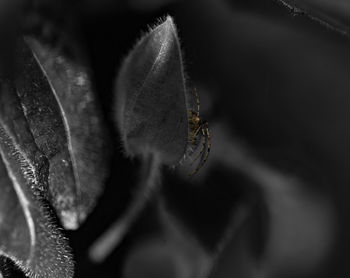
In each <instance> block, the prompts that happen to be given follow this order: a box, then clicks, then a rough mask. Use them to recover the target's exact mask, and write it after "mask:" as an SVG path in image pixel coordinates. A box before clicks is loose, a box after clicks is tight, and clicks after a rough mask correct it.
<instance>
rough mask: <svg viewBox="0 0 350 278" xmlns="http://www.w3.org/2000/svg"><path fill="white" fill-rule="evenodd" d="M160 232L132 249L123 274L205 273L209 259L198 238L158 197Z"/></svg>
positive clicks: (182, 277)
mask: <svg viewBox="0 0 350 278" xmlns="http://www.w3.org/2000/svg"><path fill="white" fill-rule="evenodd" d="M158 212H159V221H160V224H161V227H162V231H161V233H160V235H157V236H155V238H153V239H151V240H147V241H146V242H145V243H141V244H140V245H138V246H136V247H135V248H134V249H132V250H131V253H130V254H129V255H128V257H127V259H126V263H125V266H124V276H123V278H139V277H174V278H204V277H207V275H208V273H209V271H210V269H211V263H212V259H213V257H212V255H211V254H209V253H208V252H207V251H206V250H205V249H204V248H203V247H202V246H201V245H200V243H199V242H198V241H197V239H196V238H195V237H194V236H193V235H192V234H191V233H190V232H189V231H188V230H187V229H186V228H185V227H183V226H182V225H181V224H180V223H179V222H178V221H177V220H176V219H175V218H173V217H172V216H171V215H170V214H169V213H168V212H167V209H166V208H165V206H164V205H163V201H160V203H159V207H158Z"/></svg>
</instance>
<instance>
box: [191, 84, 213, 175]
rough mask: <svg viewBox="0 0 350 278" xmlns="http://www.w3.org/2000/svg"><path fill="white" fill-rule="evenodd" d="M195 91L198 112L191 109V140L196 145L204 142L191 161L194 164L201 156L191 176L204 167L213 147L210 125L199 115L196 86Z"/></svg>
mask: <svg viewBox="0 0 350 278" xmlns="http://www.w3.org/2000/svg"><path fill="white" fill-rule="evenodd" d="M194 92H195V95H196V101H197V112H196V111H193V110H190V111H189V128H190V132H189V133H190V134H189V142H190V143H191V144H192V145H194V146H195V147H197V146H198V145H199V143H200V142H202V148H201V150H200V151H199V153H198V155H197V156H196V157H195V159H194V160H193V161H192V162H191V165H192V164H193V163H194V162H196V161H197V160H198V159H199V158H200V162H199V164H198V165H197V167H196V168H195V169H194V170H193V171H192V172H191V173H190V174H189V175H190V176H193V175H194V174H196V173H197V172H198V171H199V169H201V168H202V167H203V165H204V164H205V162H206V161H207V159H208V156H209V153H210V147H211V141H210V132H209V125H208V122H207V121H202V119H201V118H200V117H199V108H200V102H199V96H198V92H197V89H196V88H194ZM203 138H204V140H203Z"/></svg>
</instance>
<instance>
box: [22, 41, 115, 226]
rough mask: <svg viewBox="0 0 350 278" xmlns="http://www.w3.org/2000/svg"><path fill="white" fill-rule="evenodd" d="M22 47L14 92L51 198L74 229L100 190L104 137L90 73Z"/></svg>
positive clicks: (39, 49)
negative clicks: (42, 159) (44, 163)
mask: <svg viewBox="0 0 350 278" xmlns="http://www.w3.org/2000/svg"><path fill="white" fill-rule="evenodd" d="M28 43H29V44H30V46H31V47H32V49H33V52H32V51H31V49H30V48H28V47H27V46H26V44H25V43H24V42H20V46H19V53H18V56H19V59H18V63H19V68H21V70H20V72H19V73H18V74H17V76H18V78H17V79H16V91H17V95H18V97H19V99H20V102H21V106H22V108H23V111H24V114H25V117H26V119H27V121H28V124H29V128H30V131H31V133H32V135H33V137H34V140H35V143H36V145H37V147H38V148H39V150H40V151H41V152H42V153H43V154H44V155H45V156H46V157H47V158H48V160H49V164H50V168H49V197H50V201H51V203H52V205H53V207H54V208H55V209H56V212H57V214H58V216H59V217H60V219H61V221H62V224H63V225H64V227H65V228H67V229H76V228H77V227H78V226H79V225H80V224H81V223H82V222H83V221H84V220H85V218H86V217H87V214H88V213H89V212H90V211H91V210H92V208H93V207H94V205H95V203H96V199H97V197H98V196H99V195H100V194H101V192H102V190H103V183H104V181H105V178H106V175H107V169H108V157H107V154H106V146H107V143H106V141H107V138H108V136H107V134H106V131H105V127H104V125H103V122H102V116H101V113H100V111H99V109H98V105H97V103H96V98H95V96H94V92H93V90H92V85H91V82H90V80H89V75H88V71H87V69H86V68H84V67H82V66H78V65H76V64H74V63H73V62H72V61H69V60H67V59H66V58H64V57H63V56H61V55H60V54H59V53H56V52H54V51H53V50H50V49H48V48H45V47H44V46H42V45H41V44H40V43H39V42H37V41H35V40H33V39H28Z"/></svg>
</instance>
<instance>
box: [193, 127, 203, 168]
mask: <svg viewBox="0 0 350 278" xmlns="http://www.w3.org/2000/svg"><path fill="white" fill-rule="evenodd" d="M201 130H202V136H201V139H202V137H204V138H205V132H204V129H203V128H202V127H201ZM205 145H206V140H204V141H203V144H202V148H201V150H200V152H199V153H198V155H197V156H196V157H195V159H193V160H192V162H191V165H192V164H193V163H194V162H196V160H197V159H198V158H200V157H201V155H202V154H203V152H204V150H205Z"/></svg>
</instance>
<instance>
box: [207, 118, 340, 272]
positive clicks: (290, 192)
mask: <svg viewBox="0 0 350 278" xmlns="http://www.w3.org/2000/svg"><path fill="white" fill-rule="evenodd" d="M213 130H214V132H215V135H216V137H215V138H213V145H214V146H215V151H214V152H213V154H212V160H211V161H210V163H216V164H217V163H220V164H222V165H224V166H225V167H226V168H228V169H232V170H235V171H239V172H241V173H243V174H244V175H246V176H247V177H249V178H250V179H251V180H253V181H254V182H255V184H256V185H257V188H256V189H257V190H259V191H260V192H261V195H262V201H263V202H264V204H265V207H266V210H267V217H268V218H267V221H266V223H265V225H266V227H265V229H267V231H268V236H267V238H266V243H265V248H264V252H263V254H262V258H261V259H259V260H256V258H254V256H252V254H251V252H248V253H247V246H246V243H244V244H243V246H242V242H243V241H246V242H249V241H250V239H247V237H246V236H245V235H244V234H248V233H247V232H244V233H243V234H242V235H240V238H241V239H240V240H237V239H236V238H233V239H232V240H230V241H228V242H226V246H225V247H224V248H223V250H222V252H221V254H220V256H219V258H218V260H217V265H216V267H215V269H214V271H213V274H212V276H211V277H213V278H214V277H215V278H219V277H232V275H233V274H234V275H235V276H239V277H256V275H263V277H280V276H281V275H282V273H290V274H292V273H293V275H296V276H295V277H297V276H299V275H307V274H309V273H310V271H312V270H314V269H316V268H320V266H321V264H322V263H324V262H325V260H326V258H327V254H329V252H330V250H331V248H332V246H333V244H334V242H333V240H332V239H333V238H334V232H335V229H334V226H335V224H336V223H335V221H334V207H333V205H332V204H331V202H330V200H329V199H328V197H327V195H326V194H322V191H321V192H320V191H315V190H307V189H305V188H306V186H305V184H306V181H304V180H303V179H302V178H301V177H297V176H294V175H292V174H289V173H285V172H282V171H279V170H278V169H275V168H273V167H271V166H269V165H266V164H265V163H264V162H263V161H261V160H260V159H259V158H257V157H256V156H255V155H254V152H253V151H252V150H249V149H248V147H247V146H245V145H244V144H243V143H242V142H240V140H239V139H237V138H236V137H233V136H230V135H228V134H227V130H228V127H227V126H220V125H217V126H214V128H213ZM240 260H242V261H240ZM237 262H238V263H237ZM259 277H260V276H259ZM293 277H294V276H293Z"/></svg>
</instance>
